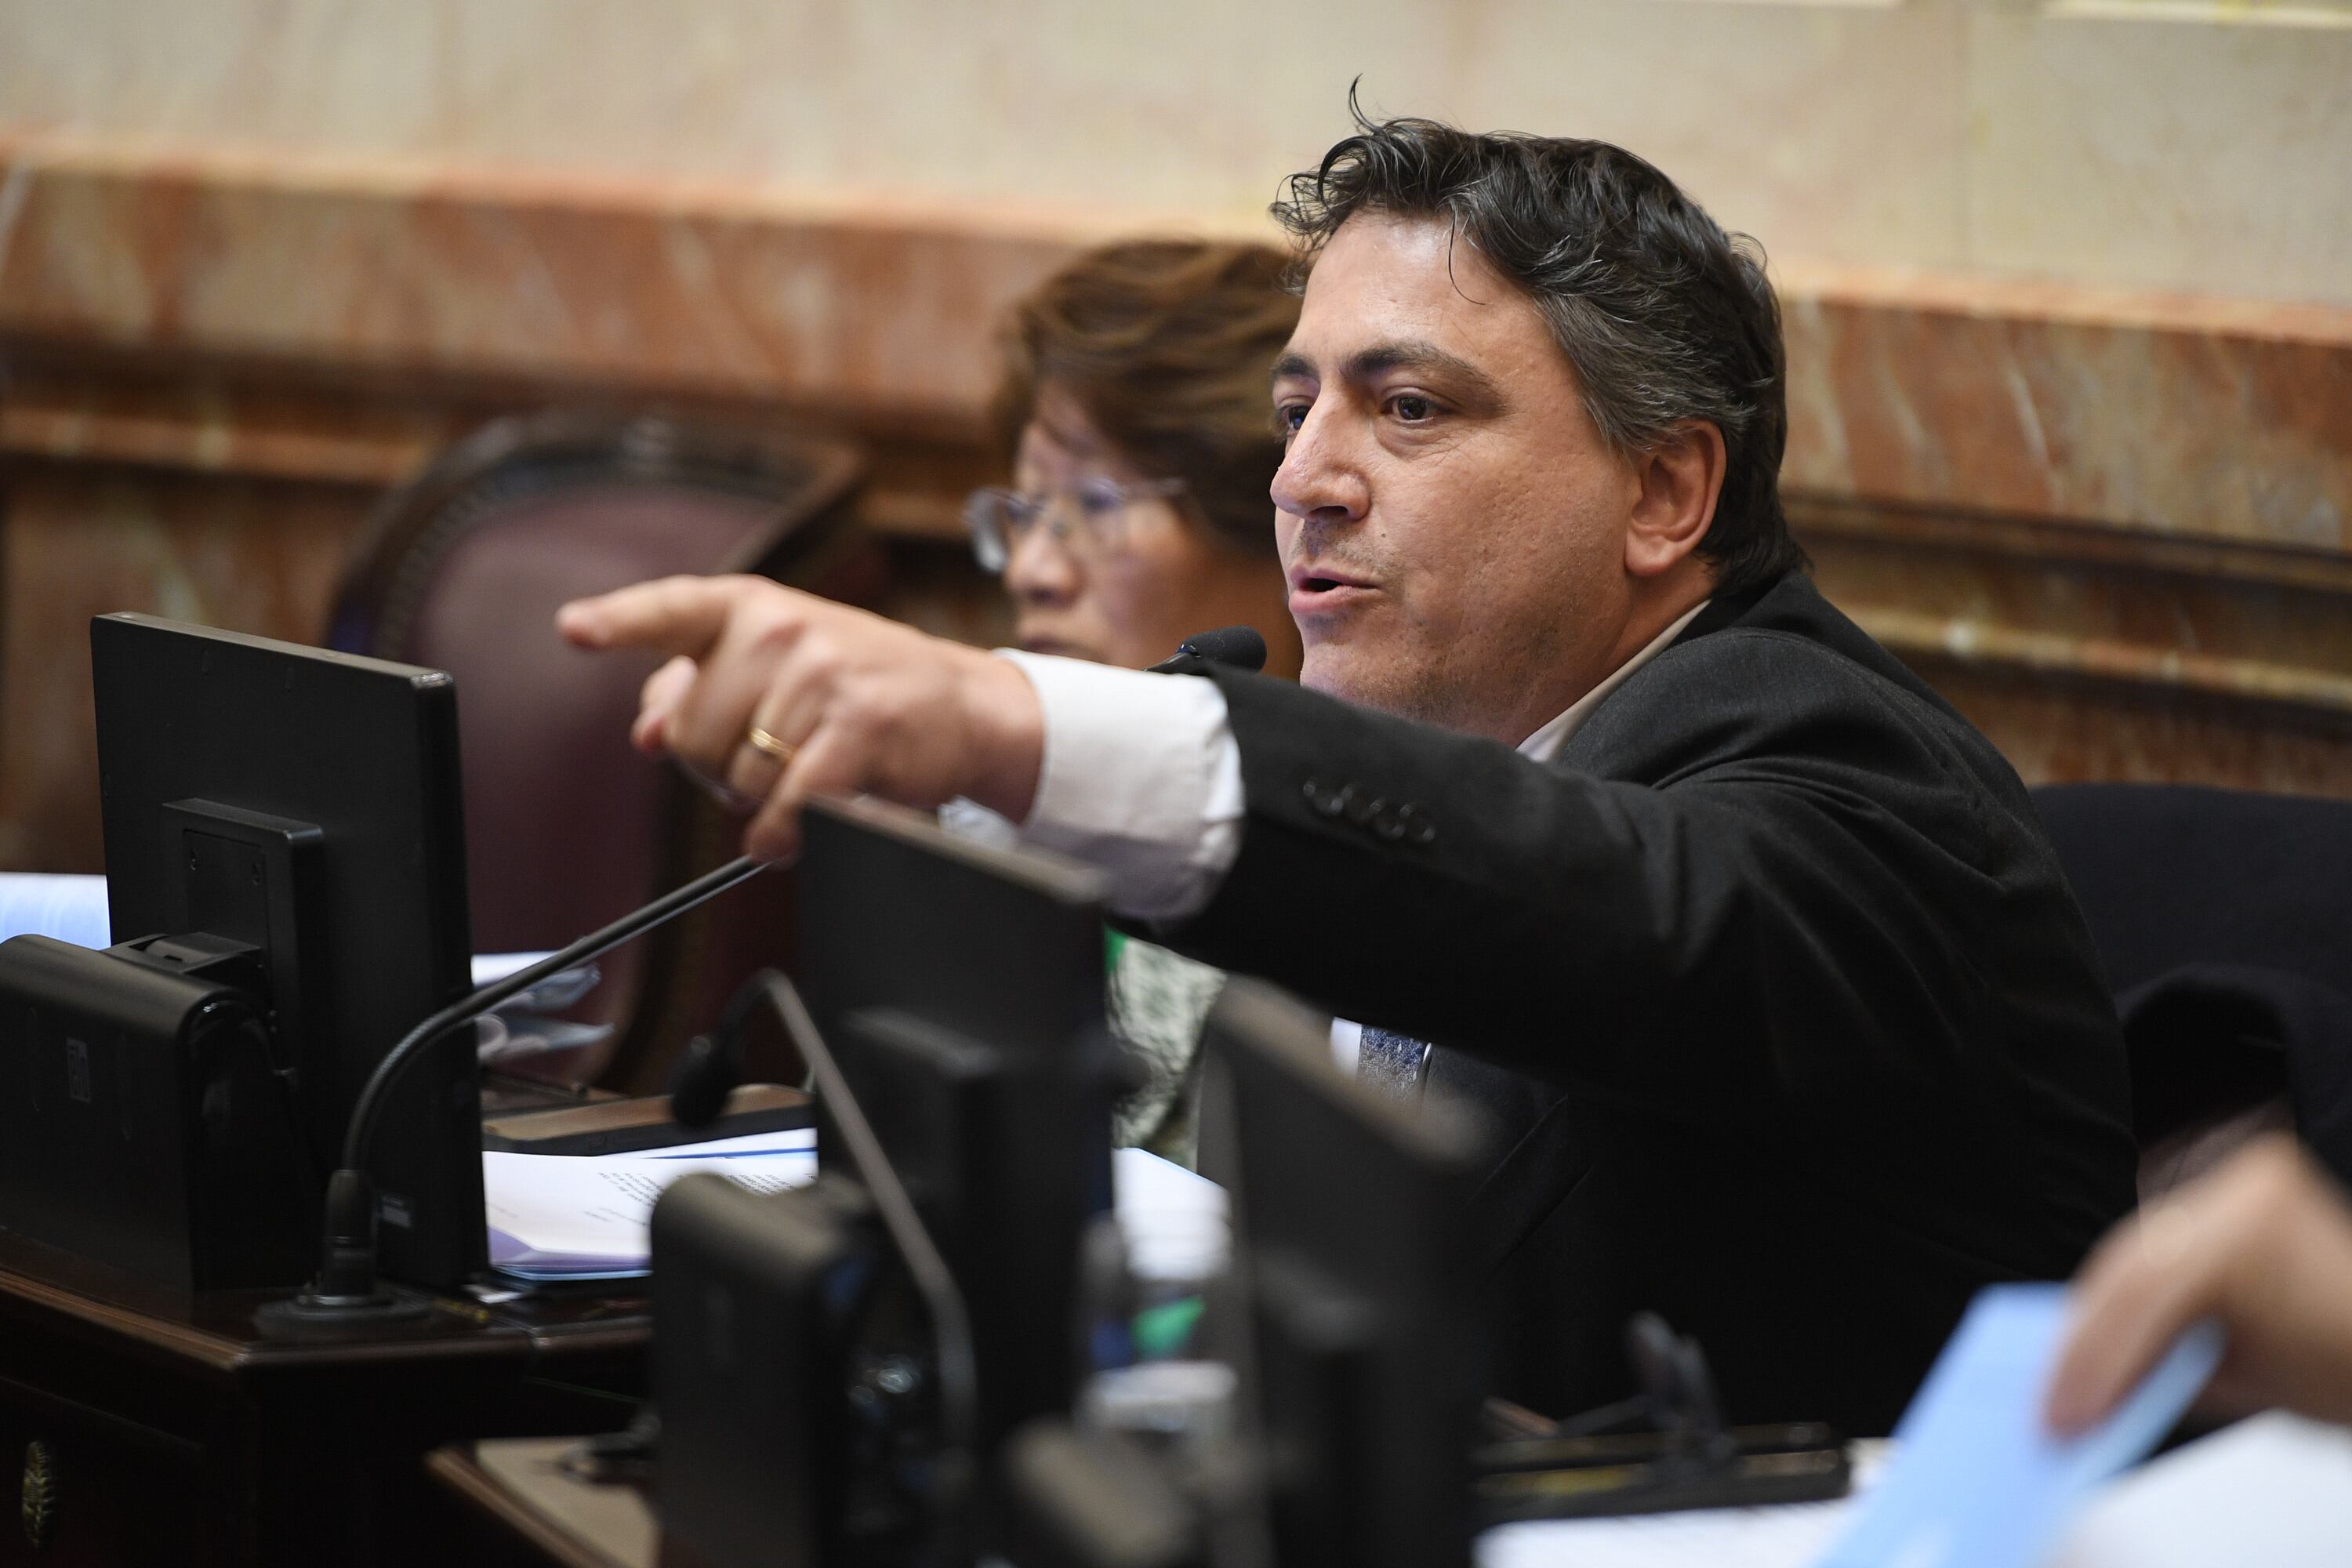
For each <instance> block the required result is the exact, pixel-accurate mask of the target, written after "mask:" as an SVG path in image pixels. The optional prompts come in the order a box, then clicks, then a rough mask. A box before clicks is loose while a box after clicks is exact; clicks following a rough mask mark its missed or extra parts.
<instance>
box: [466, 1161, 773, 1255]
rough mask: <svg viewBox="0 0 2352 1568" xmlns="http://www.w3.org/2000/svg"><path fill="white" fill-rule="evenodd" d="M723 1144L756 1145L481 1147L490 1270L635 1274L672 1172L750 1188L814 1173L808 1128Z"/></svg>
mask: <svg viewBox="0 0 2352 1568" xmlns="http://www.w3.org/2000/svg"><path fill="white" fill-rule="evenodd" d="M788 1140H789V1141H790V1142H788ZM726 1142H729V1143H730V1144H738V1145H740V1144H748V1143H758V1144H760V1145H761V1147H758V1148H754V1149H739V1150H737V1151H734V1152H725V1153H701V1154H696V1153H688V1152H682V1151H652V1152H645V1153H635V1154H595V1155H587V1154H509V1153H503V1152H486V1153H484V1154H483V1156H482V1207H483V1211H484V1214H485V1216H486V1217H487V1218H488V1221H489V1227H490V1264H491V1267H493V1268H497V1269H499V1271H501V1272H502V1273H507V1274H511V1275H514V1276H516V1277H517V1278H518V1279H618V1278H622V1277H624V1276H626V1275H631V1274H642V1273H644V1272H645V1271H646V1267H647V1265H648V1264H649V1263H650V1261H651V1254H652V1243H651V1241H650V1240H649V1239H648V1238H647V1234H646V1226H648V1225H649V1224H650V1223H651V1222H652V1219H653V1213H654V1200H656V1198H658V1197H660V1196H661V1195H662V1189H664V1188H665V1187H667V1186H668V1185H669V1184H671V1183H672V1182H675V1181H677V1179H678V1178H679V1177H681V1176H688V1175H692V1174H694V1173H696V1172H698V1171H713V1172H716V1173H719V1175H722V1176H725V1177H727V1178H729V1179H730V1181H735V1182H739V1183H740V1184H743V1185H744V1186H747V1187H750V1188H751V1190H752V1191H754V1192H761V1193H779V1192H782V1191H783V1190H784V1189H785V1188H786V1187H797V1186H801V1185H803V1184H806V1183H807V1182H810V1181H812V1180H814V1178H815V1176H816V1132H815V1130H814V1129H813V1128H798V1129H795V1130H793V1131H791V1132H786V1133H774V1134H762V1135H761V1136H759V1137H758V1138H746V1139H729V1140H727V1141H726Z"/></svg>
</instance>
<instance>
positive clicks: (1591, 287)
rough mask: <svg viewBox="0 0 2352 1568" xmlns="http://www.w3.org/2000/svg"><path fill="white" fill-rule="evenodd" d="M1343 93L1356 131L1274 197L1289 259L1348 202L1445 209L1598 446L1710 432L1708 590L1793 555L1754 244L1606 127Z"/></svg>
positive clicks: (1439, 213) (1329, 226) (1431, 212)
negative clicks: (1487, 118) (1531, 315)
mask: <svg viewBox="0 0 2352 1568" xmlns="http://www.w3.org/2000/svg"><path fill="white" fill-rule="evenodd" d="M1348 107H1349V111H1350V112H1351V113H1352V114H1353V115H1354V116H1355V121H1356V127H1357V130H1356V134H1355V135H1353V136H1350V137H1349V138H1348V139H1347V140H1345V141H1343V142H1339V144H1338V145H1337V146H1335V147H1333V148H1332V149H1331V151H1330V152H1328V153H1325V154H1324V156H1323V162H1322V163H1321V164H1320V165H1319V166H1318V167H1317V168H1315V169H1313V170H1311V171H1309V172H1307V173H1304V174H1293V175H1292V176H1291V177H1290V178H1289V179H1288V180H1287V181H1286V182H1285V191H1286V194H1285V195H1284V198H1283V199H1282V200H1280V201H1277V202H1276V203H1275V204H1274V216H1275V217H1276V220H1277V221H1278V222H1280V223H1281V225H1282V226H1283V227H1284V228H1286V229H1287V230H1288V231H1289V232H1290V234H1291V236H1292V237H1293V238H1294V239H1296V240H1297V241H1298V242H1299V244H1300V246H1301V247H1302V250H1303V253H1304V255H1303V262H1304V265H1305V266H1311V265H1312V263H1313V259H1314V257H1315V255H1316V254H1317V253H1318V251H1320V250H1321V248H1322V247H1323V246H1324V245H1325V244H1326V243H1328V241H1329V239H1330V238H1331V237H1332V236H1333V235H1334V234H1336V233H1338V232H1339V226H1340V225H1341V224H1343V223H1345V222H1347V221H1348V219H1349V218H1350V217H1352V216H1355V215H1356V214H1358V213H1363V212H1372V213H1382V214H1388V215H1391V216H1398V217H1407V218H1423V217H1427V218H1442V219H1444V221H1446V222H1447V223H1450V224H1451V225H1452V226H1454V232H1455V233H1456V234H1458V235H1459V236H1461V237H1463V238H1464V239H1465V240H1467V241H1468V242H1469V243H1470V244H1471V245H1473V246H1475V247H1477V249H1478V252H1479V254H1481V255H1482V256H1484V257H1486V260H1487V262H1488V263H1489V264H1490V265H1492V266H1493V267H1494V268H1495V269H1496V271H1498V272H1500V273H1501V274H1502V275H1503V276H1504V277H1506V278H1507V279H1511V280H1512V281H1513V282H1515V283H1517V285H1518V286H1519V287H1520V288H1521V289H1525V290H1526V291H1527V293H1528V298H1529V299H1531V300H1533V301H1534V302H1535V305H1536V308H1537V309H1538V310H1540V311H1542V312H1543V316H1544V319H1545V321H1549V323H1550V324H1551V331H1552V337H1553V339H1554V340H1555V341H1556V342H1558V343H1559V347H1560V351H1561V352H1562V353H1565V354H1567V355H1568V361H1569V363H1570V365H1572V366H1574V367H1575V370H1576V374H1577V379H1578V381H1579V382H1580V383H1581V384H1582V387H1583V393H1584V406H1585V409H1586V411H1587V412H1588V413H1589V414H1590V415H1591V418H1592V423H1593V424H1594V426H1597V427H1598V428H1599V430H1600V432H1601V437H1602V438H1603V439H1604V440H1606V441H1607V442H1608V443H1609V444H1610V445H1611V446H1612V447H1614V448H1615V449H1616V450H1618V451H1620V452H1622V453H1628V454H1631V453H1635V452H1641V451H1644V450H1648V449H1650V448H1651V447H1654V445H1655V444H1656V443H1657V442H1658V441H1660V440H1661V439H1662V438H1663V437H1664V436H1665V435H1666V433H1667V432H1668V431H1669V430H1670V429H1671V428H1672V427H1673V426H1675V425H1676V424H1678V423H1680V422H1681V421H1683V420H1686V419H1703V420H1706V421H1707V422H1708V423H1709V424H1712V425H1713V426H1715V427H1716V428H1717V429H1718V430H1720V431H1722V432H1723V446H1724V454H1725V463H1724V476H1723V493H1722V496H1721V497H1720V498H1719V499H1718V500H1717V503H1716V512H1715V520H1714V521H1713V523H1712V524H1711V525H1710V526H1709V527H1708V529H1707V533H1706V539H1705V540H1704V541H1702V542H1701V543H1700V545H1699V553H1700V554H1701V555H1703V556H1705V557H1706V559H1707V560H1708V561H1710V562H1712V563H1714V565H1715V568H1716V590H1715V591H1716V593H1717V595H1734V594H1738V593H1739V592H1741V591H1742V590H1743V589H1746V588H1748V587H1751V586H1754V585H1755V584H1759V583H1761V582H1764V581H1766V580H1767V579H1769V578H1771V577H1776V576H1778V575H1780V573H1782V572H1784V571H1786V570H1787V569H1788V568H1790V567H1791V566H1801V565H1802V564H1804V562H1805V556H1804V552H1803V551H1801V549H1799V548H1798V546H1797V542H1796V541H1795V540H1793V539H1791V538H1790V536H1789V523H1788V519H1787V518H1786V517H1785V516H1784V515H1782V513H1781V510H1780V454H1781V450H1782V448H1783V447H1785V446H1786V445H1787V443H1788V432H1789V414H1788V400H1787V395H1786V375H1785V370H1784V366H1783V363H1782V353H1781V347H1780V306H1779V304H1778V302H1777V301H1776V300H1774V299H1773V295H1772V286H1771V284H1770V283H1769V282H1768V281H1767V280H1766V279H1765V276H1764V253H1763V249H1762V247H1759V246H1758V245H1757V243H1756V242H1755V241H1754V240H1753V239H1750V238H1749V237H1747V236H1746V235H1727V234H1726V233H1725V232H1724V231H1723V229H1722V228H1721V226H1718V225H1717V223H1716V221H1715V220H1714V219H1713V218H1711V217H1709V216H1707V215H1706V212H1705V211H1704V210H1702V209H1701V208H1700V206H1699V205H1698V204H1697V203H1696V202H1694V201H1692V200H1691V199H1690V198H1689V197H1687V196H1685V195H1683V193H1682V192H1681V191H1680V190H1679V189H1677V188H1676V187H1675V183H1674V182H1673V181H1672V180H1669V179H1667V178H1666V176H1665V175H1664V174H1660V173H1659V172H1658V171H1657V170H1656V169H1655V168H1654V167H1653V166H1651V165H1650V164H1649V163H1645V162H1643V160H1642V159H1640V158H1637V157H1635V156H1633V153H1628V152H1626V151H1625V150H1624V149H1622V147H1613V146H1611V145H1610V144H1609V143H1608V142H1584V141H1578V140H1575V139H1572V138H1569V137H1558V136H1521V135H1513V134H1492V135H1474V134H1473V133H1471V132H1466V131H1458V130H1456V129H1454V127H1453V126H1450V125H1441V124H1439V123H1437V122H1436V121H1429V120H1411V119H1404V120H1386V121H1373V120H1370V119H1369V118H1367V117H1366V116H1365V114H1364V112H1363V110H1361V109H1360V108H1359V107H1358V106H1357V104H1356V100H1355V95H1354V93H1353V92H1352V91H1350V93H1349V100H1348ZM1302 274H1303V268H1302Z"/></svg>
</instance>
